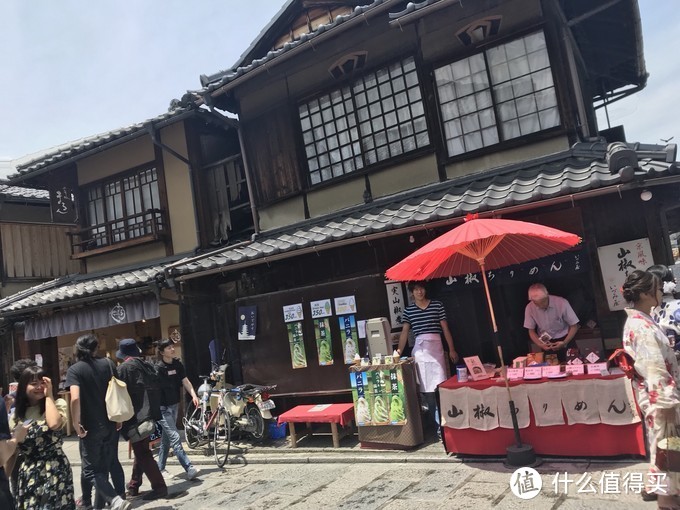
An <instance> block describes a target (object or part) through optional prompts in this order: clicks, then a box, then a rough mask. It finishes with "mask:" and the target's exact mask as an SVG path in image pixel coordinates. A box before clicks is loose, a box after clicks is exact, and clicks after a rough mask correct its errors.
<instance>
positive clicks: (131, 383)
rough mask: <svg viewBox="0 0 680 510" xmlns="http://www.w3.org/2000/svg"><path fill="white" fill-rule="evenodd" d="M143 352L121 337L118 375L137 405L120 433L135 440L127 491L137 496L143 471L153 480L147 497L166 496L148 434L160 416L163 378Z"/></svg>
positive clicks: (133, 341)
mask: <svg viewBox="0 0 680 510" xmlns="http://www.w3.org/2000/svg"><path fill="white" fill-rule="evenodd" d="M141 354H142V352H141V351H140V349H139V347H137V342H135V340H134V339H132V338H126V339H124V340H121V342H120V344H119V346H118V352H117V353H116V356H117V357H118V358H119V359H122V360H125V361H124V362H123V363H122V364H121V365H120V366H119V367H118V376H119V377H120V379H121V380H122V381H124V382H125V384H127V389H128V393H129V394H130V399H131V400H132V405H133V407H134V408H135V415H134V416H133V417H132V418H130V419H129V420H128V421H126V422H125V423H124V424H123V428H122V429H121V434H122V435H123V437H124V438H125V439H128V440H129V441H130V442H131V443H132V450H133V451H134V452H135V460H134V463H133V464H132V478H131V479H130V483H128V493H129V494H130V495H131V496H136V495H137V494H138V493H139V487H140V486H141V485H142V474H145V475H146V476H147V478H148V479H149V482H151V492H150V493H148V494H147V495H145V496H144V497H143V499H145V500H153V499H159V498H164V497H166V496H167V495H168V487H167V486H166V485H165V480H164V479H163V475H162V474H161V472H160V470H159V469H158V464H156V461H155V460H154V458H153V454H152V453H151V450H150V448H149V436H150V435H151V432H153V430H154V426H155V425H154V424H155V421H156V420H160V418H161V401H160V397H161V395H160V381H159V379H158V374H157V373H156V369H155V367H154V366H153V365H152V364H151V363H148V362H147V361H144V360H143V359H141V358H140V356H141Z"/></svg>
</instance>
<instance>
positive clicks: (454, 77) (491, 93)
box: [435, 32, 560, 156]
mask: <svg viewBox="0 0 680 510" xmlns="http://www.w3.org/2000/svg"><path fill="white" fill-rule="evenodd" d="M435 79H436V83H437V91H438V94H439V104H440V108H441V115H442V121H443V123H444V134H445V138H446V145H447V149H448V154H449V156H457V155H459V154H464V153H467V152H471V151H474V150H477V149H481V148H483V147H488V146H490V145H494V144H497V143H499V142H501V141H505V140H511V139H513V138H518V137H520V136H524V135H527V134H530V133H535V132H537V131H543V130H545V129H549V128H552V127H555V126H559V125H560V114H559V110H558V106H557V96H556V94H555V85H554V83H553V77H552V71H551V69H550V61H549V59H548V49H547V47H546V43H545V36H544V34H543V32H537V33H535V34H531V35H527V36H526V37H522V38H520V39H517V40H514V41H511V42H509V43H506V44H502V45H500V46H496V47H494V48H490V49H488V50H486V51H485V52H483V53H478V54H476V55H472V56H471V57H468V58H464V59H462V60H458V61H456V62H453V63H451V64H448V65H445V66H443V67H440V68H438V69H436V70H435Z"/></svg>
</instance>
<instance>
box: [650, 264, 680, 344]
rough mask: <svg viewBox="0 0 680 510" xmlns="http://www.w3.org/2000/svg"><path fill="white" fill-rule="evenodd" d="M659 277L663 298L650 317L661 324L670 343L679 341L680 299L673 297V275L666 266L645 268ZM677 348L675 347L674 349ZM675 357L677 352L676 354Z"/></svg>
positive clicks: (674, 285)
mask: <svg viewBox="0 0 680 510" xmlns="http://www.w3.org/2000/svg"><path fill="white" fill-rule="evenodd" d="M647 271H649V272H650V273H653V274H655V275H656V276H658V277H659V278H660V279H661V284H662V285H663V299H662V302H661V303H659V306H656V307H654V309H653V310H652V314H651V315H652V319H654V320H655V321H656V323H657V324H658V325H659V326H661V329H663V331H664V333H666V336H667V337H668V340H670V342H671V345H673V344H674V343H675V344H678V343H679V342H680V299H675V296H674V292H675V288H676V284H675V276H673V271H671V270H670V268H669V267H668V266H662V265H656V266H652V267H650V268H648V269H647ZM677 350H678V349H677V348H676V351H677ZM676 357H677V354H676Z"/></svg>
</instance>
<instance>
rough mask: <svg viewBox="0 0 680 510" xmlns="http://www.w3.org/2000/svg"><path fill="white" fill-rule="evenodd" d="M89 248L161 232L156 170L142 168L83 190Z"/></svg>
mask: <svg viewBox="0 0 680 510" xmlns="http://www.w3.org/2000/svg"><path fill="white" fill-rule="evenodd" d="M86 192H87V220H88V227H89V228H88V230H89V236H88V237H89V240H90V244H89V247H90V248H95V247H100V246H107V245H110V244H114V243H119V242H123V241H127V240H132V239H136V238H140V237H143V236H147V235H152V234H158V233H159V232H160V231H162V230H164V226H163V220H162V212H161V201H160V197H159V193H158V175H157V172H156V169H155V168H153V167H151V168H148V167H147V168H144V169H142V170H138V171H136V172H134V173H130V174H125V175H123V176H117V177H116V178H114V179H109V180H107V181H105V182H103V183H99V184H97V185H95V186H91V187H89V188H87V190H86Z"/></svg>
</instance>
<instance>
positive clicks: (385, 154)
mask: <svg viewBox="0 0 680 510" xmlns="http://www.w3.org/2000/svg"><path fill="white" fill-rule="evenodd" d="M299 113H300V123H301V126H302V138H303V142H304V146H305V154H306V156H307V165H308V167H309V175H310V182H311V183H312V184H319V183H321V182H324V181H328V180H330V179H333V178H334V177H340V176H341V175H345V174H348V173H351V172H353V171H355V170H359V169H362V168H364V167H367V166H369V165H372V164H374V163H378V162H380V161H384V160H386V159H390V158H393V157H395V156H399V155H401V154H405V153H408V152H410V151H413V150H415V149H418V148H421V147H425V146H427V145H429V143H430V138H429V135H428V132H427V123H426V120H425V108H424V106H423V100H422V96H421V92H420V84H419V82H418V74H417V71H416V65H415V61H414V59H413V57H409V58H406V59H404V60H402V61H399V62H396V63H394V64H392V65H390V66H388V67H384V68H381V69H378V70H377V71H374V72H371V73H368V74H366V75H364V76H362V77H361V78H358V79H356V80H354V81H353V82H352V83H350V84H348V85H345V86H343V87H340V88H338V89H336V90H333V91H331V92H329V93H327V94H324V95H322V96H319V97H317V98H315V99H313V100H311V101H308V102H306V103H303V104H301V105H300V107H299Z"/></svg>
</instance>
